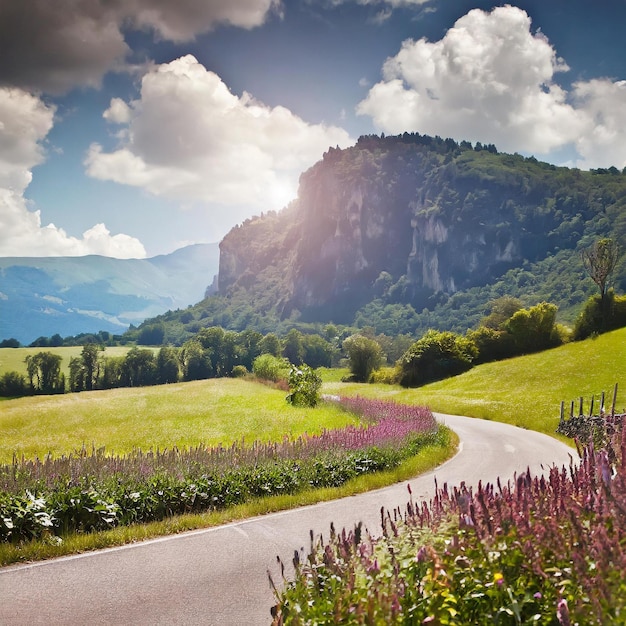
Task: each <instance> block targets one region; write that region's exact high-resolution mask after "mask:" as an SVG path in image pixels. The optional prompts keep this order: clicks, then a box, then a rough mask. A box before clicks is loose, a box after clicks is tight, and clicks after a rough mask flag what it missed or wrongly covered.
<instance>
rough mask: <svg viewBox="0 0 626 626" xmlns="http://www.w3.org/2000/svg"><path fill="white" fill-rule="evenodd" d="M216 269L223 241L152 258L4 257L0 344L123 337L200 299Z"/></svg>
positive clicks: (0, 281) (0, 275) (0, 276)
mask: <svg viewBox="0 0 626 626" xmlns="http://www.w3.org/2000/svg"><path fill="white" fill-rule="evenodd" d="M218 265H219V246H218V244H217V243H214V244H197V245H193V246H187V247H185V248H181V249H179V250H176V251H175V252H172V253H171V254H166V255H161V256H156V257H152V258H149V259H113V258H109V257H104V256H96V255H91V256H84V257H3V258H0V339H8V338H10V337H13V338H15V339H17V340H18V341H20V342H21V343H23V344H28V343H30V342H31V341H34V340H35V339H36V338H38V337H41V336H45V337H49V336H51V335H54V334H56V333H58V334H60V335H61V336H63V337H66V336H69V335H76V334H79V333H89V332H97V331H100V330H105V331H109V332H112V333H122V332H124V331H125V330H126V329H127V328H128V326H129V325H130V324H139V323H141V322H142V321H143V320H145V319H146V318H149V317H153V316H155V315H159V314H161V313H164V312H165V311H168V310H176V309H179V308H185V307H187V306H188V305H190V304H193V303H195V302H198V301H199V300H201V299H202V298H203V297H204V296H205V293H206V291H207V288H208V287H209V285H211V283H212V282H213V279H214V276H215V275H216V274H217V271H218Z"/></svg>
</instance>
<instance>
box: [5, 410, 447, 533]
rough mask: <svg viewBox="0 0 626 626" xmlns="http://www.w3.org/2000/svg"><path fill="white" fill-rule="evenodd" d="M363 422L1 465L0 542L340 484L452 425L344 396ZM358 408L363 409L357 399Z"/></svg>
mask: <svg viewBox="0 0 626 626" xmlns="http://www.w3.org/2000/svg"><path fill="white" fill-rule="evenodd" d="M339 402H340V403H342V404H345V405H346V407H347V408H348V409H350V410H352V409H358V411H359V414H360V415H361V416H362V417H363V419H364V423H363V424H362V425H360V426H348V427H346V428H343V429H338V430H325V431H323V432H322V433H320V434H319V435H311V436H309V435H305V436H301V437H298V438H297V439H295V440H289V439H284V440H283V441H282V442H278V443H276V442H273V443H265V444H263V443H260V442H258V441H257V442H254V443H253V444H252V445H249V446H246V445H244V443H243V442H241V443H236V444H233V445H232V446H230V447H224V446H217V447H212V448H207V447H204V446H198V447H196V448H191V449H186V450H178V449H176V448H173V449H171V450H165V451H158V450H157V451H149V452H142V451H140V450H136V451H134V452H133V453H131V454H128V455H124V456H112V455H107V454H105V451H104V449H92V450H91V451H87V450H81V451H78V452H76V453H74V454H70V455H67V456H62V457H59V458H52V457H46V458H45V459H43V460H26V459H22V460H18V459H14V460H13V462H12V463H11V464H10V465H4V466H0V541H5V542H6V541H10V542H19V541H24V540H29V539H35V538H40V537H42V536H47V535H54V536H59V537H61V536H63V535H64V534H66V533H70V532H91V531H99V530H105V529H108V528H112V527H114V526H118V525H124V524H130V523H137V522H149V521H155V520H161V519H164V518H165V517H168V516H172V515H177V514H181V513H191V512H200V511H209V510H216V509H222V508H226V507H229V506H233V505H236V504H240V503H243V502H246V501H247V500H250V499H251V498H255V497H259V496H271V495H277V494H293V493H297V492H301V491H303V490H306V489H311V488H318V487H337V486H340V485H342V484H344V483H345V482H346V481H348V480H350V479H351V478H354V477H356V476H359V475H362V474H366V473H370V472H376V471H381V470H386V469H391V468H394V467H396V466H397V465H399V464H400V463H401V462H402V461H403V460H404V459H406V458H408V457H410V456H412V455H414V454H416V453H417V452H418V451H419V450H420V449H421V448H422V447H424V446H426V445H446V444H447V441H448V437H449V432H448V431H447V430H446V429H443V428H440V427H437V424H436V422H435V419H434V417H433V416H432V413H431V412H430V411H429V410H428V409H425V408H419V409H416V408H414V409H413V410H412V412H408V413H407V412H406V410H404V409H403V408H402V407H401V405H396V404H394V403H382V404H381V403H377V402H375V401H373V402H370V401H367V400H358V401H357V403H356V404H355V403H354V401H353V400H343V399H339ZM357 405H358V406H357Z"/></svg>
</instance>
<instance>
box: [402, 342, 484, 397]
mask: <svg viewBox="0 0 626 626" xmlns="http://www.w3.org/2000/svg"><path fill="white" fill-rule="evenodd" d="M477 355H478V349H477V348H476V345H475V344H474V343H473V342H472V341H470V340H469V339H467V338H466V337H461V336H459V335H456V334H454V333H452V332H449V331H444V332H439V331H436V330H429V331H428V332H427V333H426V334H425V335H424V336H423V337H422V338H421V339H419V340H418V341H416V342H415V343H414V344H413V345H412V346H411V347H410V348H409V349H408V350H407V351H406V352H405V353H404V355H403V356H402V358H401V359H400V361H399V362H398V367H399V370H400V384H401V385H402V386H404V387H417V386H419V385H423V384H425V383H428V382H431V381H434V380H441V379H443V378H448V377H449V376H456V375H457V374H461V373H462V372H465V371H467V370H469V369H470V368H471V367H472V363H473V361H474V359H475V358H476V356H477Z"/></svg>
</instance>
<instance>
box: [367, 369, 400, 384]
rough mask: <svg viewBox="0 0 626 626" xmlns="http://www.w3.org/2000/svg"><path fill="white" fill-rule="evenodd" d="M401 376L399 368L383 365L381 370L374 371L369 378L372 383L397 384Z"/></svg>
mask: <svg viewBox="0 0 626 626" xmlns="http://www.w3.org/2000/svg"><path fill="white" fill-rule="evenodd" d="M399 378H400V376H399V373H398V370H397V369H396V368H395V367H381V368H380V369H379V370H376V371H375V372H372V375H371V376H370V379H369V380H370V382H371V383H378V384H381V385H397V384H398V381H399Z"/></svg>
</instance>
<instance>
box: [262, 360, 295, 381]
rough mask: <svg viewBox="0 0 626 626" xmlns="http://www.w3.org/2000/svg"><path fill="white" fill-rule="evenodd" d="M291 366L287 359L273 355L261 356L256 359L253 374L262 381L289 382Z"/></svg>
mask: <svg viewBox="0 0 626 626" xmlns="http://www.w3.org/2000/svg"><path fill="white" fill-rule="evenodd" d="M290 368H291V364H290V363H289V361H287V359H283V358H279V357H277V356H274V355H273V354H261V355H260V356H258V357H257V358H256V359H254V364H253V366H252V373H253V374H254V375H255V376H257V378H261V379H262V380H269V381H271V382H274V383H275V382H278V381H279V380H287V379H288V377H289V373H290Z"/></svg>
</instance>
